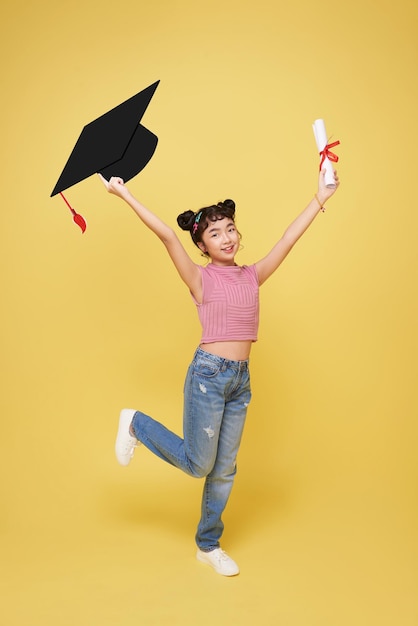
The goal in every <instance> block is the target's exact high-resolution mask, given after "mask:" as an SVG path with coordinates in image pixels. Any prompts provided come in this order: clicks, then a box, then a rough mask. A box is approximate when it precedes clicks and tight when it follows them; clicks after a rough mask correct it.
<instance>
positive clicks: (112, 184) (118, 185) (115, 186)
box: [98, 174, 129, 200]
mask: <svg viewBox="0 0 418 626" xmlns="http://www.w3.org/2000/svg"><path fill="white" fill-rule="evenodd" d="M98 176H99V178H100V180H101V181H102V183H103V185H104V186H105V187H106V189H107V190H108V192H109V193H113V194H114V195H115V196H118V197H119V198H122V199H123V200H126V198H127V197H128V195H129V191H128V188H127V187H126V186H125V184H124V182H123V179H122V178H119V176H112V178H111V179H110V180H109V181H107V180H106V178H104V177H103V176H102V175H101V174H98Z"/></svg>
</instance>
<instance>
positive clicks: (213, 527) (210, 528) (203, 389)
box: [132, 348, 251, 552]
mask: <svg viewBox="0 0 418 626" xmlns="http://www.w3.org/2000/svg"><path fill="white" fill-rule="evenodd" d="M250 400H251V389H250V373H249V369H248V361H230V360H228V359H224V358H221V357H218V356H215V355H213V354H209V353H208V352H205V351H204V350H202V349H201V348H198V349H197V350H196V352H195V355H194V358H193V361H192V363H191V364H190V366H189V369H188V372H187V376H186V381H185V385H184V413H183V433H184V439H182V438H181V437H179V436H178V435H176V434H174V433H173V432H171V431H170V430H168V429H167V428H166V427H165V426H163V425H162V424H160V423H159V422H157V421H155V420H154V419H152V418H151V417H149V416H148V415H145V414H144V413H141V412H140V411H137V412H136V413H135V415H134V417H133V420H132V428H133V431H134V433H135V435H136V437H137V439H138V440H139V441H141V442H142V443H143V444H144V445H145V446H146V447H147V448H149V449H150V450H151V451H152V452H154V454H156V455H157V456H159V457H160V458H161V459H163V460H164V461H167V463H170V464H171V465H174V466H175V467H178V468H179V469H181V470H183V471H184V472H186V474H189V475H190V476H194V477H197V478H202V477H206V479H205V485H204V489H203V497H202V510H201V518H200V522H199V525H198V529H197V533H196V543H197V545H198V547H199V548H200V549H201V550H203V551H205V552H210V551H211V550H214V549H215V548H218V547H219V539H220V537H221V535H222V532H223V528H224V525H223V522H222V519H221V517H222V513H223V511H224V509H225V506H226V504H227V502H228V498H229V495H230V493H231V489H232V485H233V482H234V478H235V474H236V471H237V465H236V458H237V454H238V449H239V446H240V442H241V436H242V431H243V429H244V423H245V418H246V414H247V407H248V405H249V403H250Z"/></svg>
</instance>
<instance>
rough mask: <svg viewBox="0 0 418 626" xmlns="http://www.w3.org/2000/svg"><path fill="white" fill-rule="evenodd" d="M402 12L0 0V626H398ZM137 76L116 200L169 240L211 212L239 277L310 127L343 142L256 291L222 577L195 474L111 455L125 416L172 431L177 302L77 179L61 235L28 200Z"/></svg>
mask: <svg viewBox="0 0 418 626" xmlns="http://www.w3.org/2000/svg"><path fill="white" fill-rule="evenodd" d="M417 18H418V10H417V8H416V2H415V1H414V0H400V1H399V2H396V3H393V2H388V1H387V0H382V1H381V2H378V3H376V2H374V1H373V0H352V1H350V2H338V3H320V2H316V1H314V0H295V2H273V1H270V2H269V1H267V0H260V1H259V2H248V1H246V0H240V1H238V0H234V1H230V0H223V1H220V0H214V1H213V2H211V3H200V2H196V1H193V2H192V1H191V0H177V1H172V2H170V1H168V0H165V1H164V0H156V1H155V2H148V3H141V2H133V1H131V2H129V1H127V0H120V2H117V3H107V4H106V3H99V2H89V1H88V0H86V1H84V2H81V1H80V0H72V1H71V2H69V1H68V0H63V1H62V2H52V1H51V0H45V1H44V2H33V3H24V2H23V1H22V0H17V1H16V2H14V3H11V4H9V5H7V7H6V8H3V10H2V20H1V48H2V59H3V63H2V115H1V122H0V124H1V142H2V150H1V154H2V156H1V160H2V167H1V173H2V211H1V216H0V220H1V224H0V232H1V246H0V250H1V257H2V258H1V275H2V283H1V296H2V313H1V332H2V348H1V357H2V370H1V381H2V393H1V424H2V427H1V438H0V447H1V450H0V463H1V475H2V481H1V492H0V495H1V502H2V513H1V515H0V533H1V534H0V537H1V546H0V554H1V579H0V583H1V594H2V598H1V602H0V612H1V613H2V615H1V622H2V623H3V624H5V625H6V624H7V626H20V625H22V626H23V625H25V626H26V625H28V626H29V625H30V626H41V625H42V626H47V625H49V624H55V625H57V624H58V625H60V626H64V625H65V626H67V625H68V626H73V625H74V624H77V625H79V626H92V625H96V624H98V625H99V624H100V625H101V626H110V625H112V626H113V625H115V626H121V625H124V626H125V625H126V626H129V625H130V624H144V625H151V624H156V625H160V624H185V625H193V626H194V625H196V624H213V623H217V624H222V625H223V624H242V623H257V624H260V625H261V624H263V625H266V626H269V625H270V624H283V625H286V626H354V625H355V626H371V625H374V624H379V626H386V625H391V626H392V625H393V626H416V625H417V623H418V602H417V584H418V571H417V570H418V568H417V557H418V546H417V522H418V519H417V518H418V515H417V513H418V507H417V477H418V476H417V474H418V460H417V454H416V449H417V424H416V418H417V408H418V407H417V394H416V383H417V368H416V352H417V347H418V346H417V331H416V321H417V304H418V294H417V244H416V241H417V229H418V219H417V211H416V180H417V176H416V172H417V167H416V166H417V158H416V151H417V131H418V124H417V121H416V112H417V107H418V97H417V96H418V93H417V73H416V72H417V61H418V59H417V48H418V44H417V41H418V28H417ZM158 79H160V80H161V83H160V86H159V87H158V89H157V92H156V94H155V96H154V98H153V100H152V103H151V106H150V107H149V109H148V110H147V112H146V115H145V117H144V119H143V123H144V125H145V126H147V127H148V128H150V129H151V130H152V131H153V132H155V133H156V134H157V135H158V137H159V140H160V141H159V146H158V148H157V151H156V153H155V155H154V157H153V159H152V161H151V162H150V163H149V165H148V166H147V168H146V169H145V170H144V171H143V172H142V173H141V174H140V175H139V176H138V177H137V178H135V179H134V180H133V181H132V182H131V189H132V191H133V192H134V194H135V195H137V196H138V197H139V198H140V199H141V200H142V201H143V202H144V203H145V204H147V205H148V206H150V208H152V209H154V210H155V211H156V212H157V213H158V214H159V215H160V216H161V217H162V218H163V219H164V220H165V221H167V222H168V223H170V224H173V225H175V218H176V216H177V214H178V213H180V212H181V211H183V210H185V209H188V208H193V209H195V208H198V207H199V206H201V205H204V204H206V203H211V202H214V201H218V200H221V199H224V198H225V197H232V198H233V199H234V200H235V201H236V203H237V207H238V208H237V222H238V226H239V229H240V231H241V232H242V234H243V244H244V249H243V251H242V252H241V253H240V256H239V261H240V262H242V263H249V262H253V261H255V260H257V259H258V258H259V257H260V256H261V255H263V254H265V253H266V252H267V250H268V249H269V248H270V247H271V246H272V245H273V243H274V242H275V241H276V240H277V238H278V237H279V236H280V235H281V233H282V231H283V230H284V228H285V227H286V226H287V224H288V223H289V222H290V221H291V220H292V219H293V217H294V216H295V215H296V214H297V213H298V212H299V211H300V210H301V209H302V208H303V207H304V206H305V205H306V203H307V202H308V201H309V199H310V198H311V197H312V194H313V193H314V191H315V189H316V179H317V171H316V170H317V163H318V159H317V155H316V148H315V145H314V139H313V134H312V129H311V124H312V122H313V120H314V119H316V118H317V117H323V118H324V119H325V121H326V125H327V130H328V132H329V134H330V135H332V136H333V139H340V141H341V145H340V146H339V147H338V148H337V149H336V151H337V152H338V154H339V155H340V163H339V166H338V170H339V174H340V177H341V180H342V185H341V188H340V190H339V191H338V194H337V195H336V196H335V197H334V198H332V199H331V201H330V202H329V204H328V208H327V211H326V213H325V214H324V215H322V214H321V215H319V216H318V218H317V220H316V221H315V223H314V225H313V226H312V228H311V230H310V231H309V232H308V233H307V234H306V235H305V237H304V238H303V240H302V241H301V242H300V243H299V244H298V246H297V248H296V249H295V250H294V251H293V252H292V254H291V256H290V257H289V259H288V260H287V261H286V263H285V264H284V265H283V266H282V268H281V269H280V270H279V272H278V273H277V274H276V275H275V276H274V277H273V278H272V279H270V281H269V283H267V284H266V285H265V286H264V287H263V289H262V315H261V330H260V340H259V342H258V343H257V344H256V345H255V347H254V350H253V354H252V376H253V392H254V399H253V402H252V405H251V409H250V413H249V419H248V423H247V429H246V433H245V437H244V441H243V444H242V448H241V452H240V457H239V473H238V477H237V481H236V485H235V488H234V491H233V495H232V498H231V501H230V504H229V507H228V509H227V512H226V514H225V522H226V531H225V536H224V544H223V545H224V547H225V548H226V549H227V550H228V551H229V552H230V553H231V554H232V555H233V556H234V557H235V558H236V559H237V561H238V562H239V564H240V566H241V570H242V573H241V575H240V576H239V577H238V578H235V579H233V580H230V579H225V578H222V577H219V576H217V575H216V574H215V573H214V572H213V571H212V570H210V569H209V568H205V567H204V566H202V565H200V564H199V563H197V562H196V561H195V556H194V552H195V549H194V541H193V536H194V531H195V525H196V522H197V518H198V514H199V506H200V492H201V488H202V483H201V482H200V481H194V480H192V479H190V478H188V477H186V476H185V475H183V474H181V473H180V472H177V471H176V470H174V469H173V468H171V467H170V466H168V465H165V464H164V463H162V462H160V461H159V460H158V459H156V458H155V457H153V456H152V455H151V454H150V453H149V452H148V451H147V450H145V449H141V450H138V451H137V453H136V457H135V460H134V462H133V463H132V466H130V467H129V469H124V468H121V467H119V466H118V465H117V463H116V461H115V459H114V455H113V445H114V436H115V431H116V422H117V416H118V413H119V410H120V409H121V408H122V407H124V406H129V407H131V406H132V407H136V408H141V409H143V410H145V411H149V412H150V413H151V414H152V415H154V416H155V417H157V418H158V419H161V420H162V421H164V423H165V424H167V425H168V426H169V427H171V428H173V429H175V430H176V431H177V432H180V431H181V409H182V384H183V378H184V374H185V370H186V367H187V364H188V363H189V360H190V358H191V356H192V353H193V350H194V348H195V346H196V343H197V341H198V337H199V325H198V322H197V317H196V313H195V311H194V305H193V304H192V302H191V299H190V297H189V295H188V293H187V290H186V289H185V288H184V286H183V285H182V284H181V282H180V280H179V279H178V278H177V276H176V273H175V271H174V269H173V268H172V267H171V265H170V263H169V261H168V258H167V257H166V253H165V251H164V249H163V248H162V246H161V244H160V243H159V242H158V241H157V240H155V238H154V237H153V236H152V234H150V233H149V232H146V231H145V230H144V228H142V227H141V224H140V223H139V222H138V220H137V219H136V217H135V216H134V214H133V213H132V212H130V210H129V209H128V208H127V207H125V206H124V205H123V204H122V203H121V202H120V201H118V200H117V199H115V198H114V197H111V196H109V195H108V194H106V193H105V191H104V189H103V187H102V186H101V183H100V182H99V181H98V180H97V177H91V178H89V179H88V180H86V181H84V182H82V183H80V184H79V185H77V186H75V187H73V188H72V189H71V190H68V192H67V197H68V199H69V200H70V202H71V203H72V204H73V206H74V207H75V208H76V209H77V211H78V212H80V213H81V214H82V215H84V217H85V218H86V219H87V221H88V229H87V232H86V233H85V234H84V235H82V234H81V231H80V230H79V229H78V228H77V226H75V225H74V224H73V223H72V220H71V215H70V212H69V211H68V209H67V208H66V206H65V205H64V203H63V202H62V201H61V199H60V198H59V197H55V198H52V199H51V198H50V197H49V195H50V193H51V190H52V188H53V186H54V185H55V182H56V180H57V179H58V176H59V174H60V172H61V170H62V168H63V166H64V164H65V162H66V160H67V158H68V156H69V153H70V151H71V149H72V147H73V145H74V143H75V141H76V139H77V137H78V135H79V132H80V131H81V128H82V127H83V126H84V124H86V123H87V122H89V121H91V120H93V119H95V118H96V117H98V116H99V115H101V114H102V113H104V112H105V111H107V110H108V109H110V108H112V107H114V106H116V105H117V104H119V103H120V102H122V101H123V100H125V99H127V98H129V97H130V96H132V95H134V94H135V93H136V92H137V91H140V90H141V89H143V88H145V87H146V86H148V85H149V84H151V83H152V82H154V81H155V80H158ZM181 237H183V240H184V242H185V244H186V245H187V246H188V249H189V250H190V253H191V254H192V255H194V258H195V259H196V261H197V262H200V260H201V259H200V257H199V255H198V254H197V251H195V249H194V247H193V246H192V245H191V243H190V241H189V238H188V234H187V233H182V234H181Z"/></svg>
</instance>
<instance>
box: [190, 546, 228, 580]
mask: <svg viewBox="0 0 418 626" xmlns="http://www.w3.org/2000/svg"><path fill="white" fill-rule="evenodd" d="M196 558H197V560H198V561H200V562H201V563H207V564H208V565H211V566H212V567H213V569H214V570H215V572H217V573H218V574H222V576H236V575H237V574H239V567H238V565H237V564H236V563H235V561H233V560H232V559H231V557H230V556H228V555H227V553H226V552H224V551H223V550H222V549H221V548H216V549H215V550H211V551H210V552H203V551H202V550H199V549H198V550H197V554H196Z"/></svg>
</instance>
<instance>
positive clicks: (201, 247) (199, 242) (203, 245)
mask: <svg viewBox="0 0 418 626" xmlns="http://www.w3.org/2000/svg"><path fill="white" fill-rule="evenodd" d="M197 246H198V247H199V248H200V250H201V251H202V252H203V253H204V254H206V252H207V250H206V246H205V244H204V243H203V241H198V242H197Z"/></svg>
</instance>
